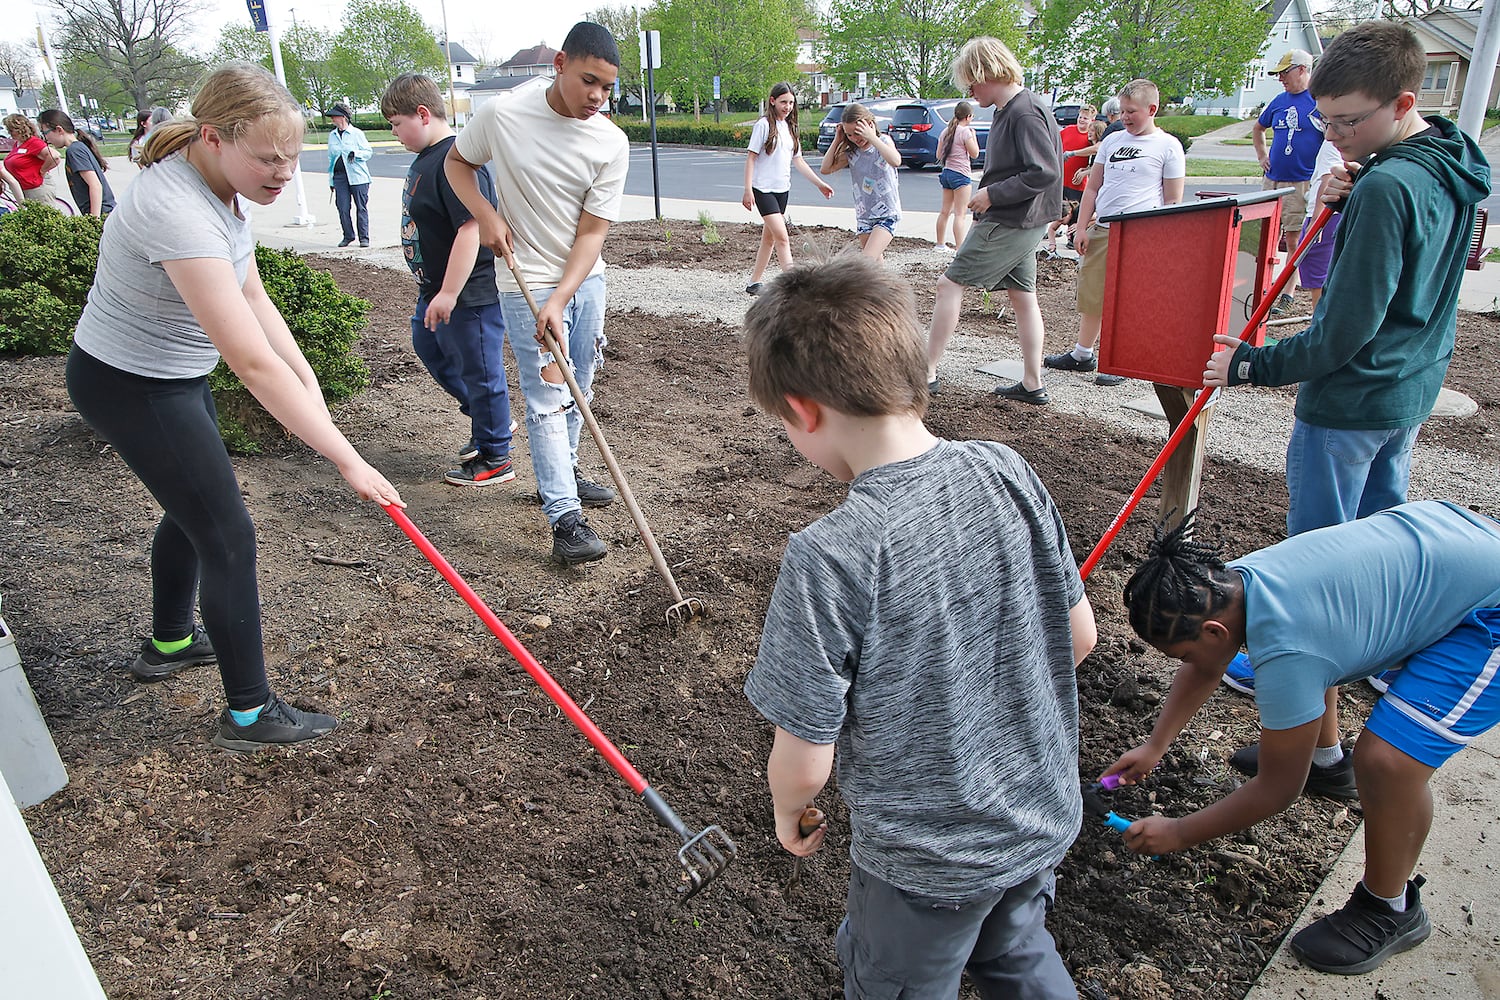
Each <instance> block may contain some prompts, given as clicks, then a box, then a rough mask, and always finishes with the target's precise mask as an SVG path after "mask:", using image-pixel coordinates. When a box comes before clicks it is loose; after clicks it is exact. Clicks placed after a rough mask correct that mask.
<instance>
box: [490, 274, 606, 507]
mask: <svg viewBox="0 0 1500 1000" xmlns="http://www.w3.org/2000/svg"><path fill="white" fill-rule="evenodd" d="M553 291H554V289H551V288H533V289H532V290H531V296H532V298H533V299H535V300H536V304H537V308H541V307H542V306H543V305H544V304H545V303H546V302H547V300H548V299H549V298H551V296H552V292H553ZM500 306H501V309H502V310H503V311H504V313H505V335H506V336H507V337H509V338H510V349H511V350H512V351H513V352H515V355H516V374H517V376H518V377H519V380H520V383H521V392H522V394H523V395H524V396H525V397H526V437H527V440H528V443H529V444H530V447H531V467H532V469H533V470H534V471H535V472H536V485H537V490H538V491H539V492H540V493H541V495H542V511H543V513H545V514H546V515H547V522H548V523H549V524H556V523H557V519H558V518H560V517H562V516H563V515H564V514H567V513H568V512H570V511H579V510H582V505H581V504H580V503H579V502H578V485H577V483H576V482H575V481H574V479H573V468H574V466H576V465H577V464H578V436H579V434H581V433H582V431H583V414H582V413H580V412H579V411H578V407H577V406H576V405H574V402H573V394H572V393H571V392H570V391H569V390H568V385H567V383H566V382H559V383H557V384H553V383H551V382H547V381H544V380H543V379H542V369H543V368H544V367H545V366H546V365H547V364H548V363H549V362H550V361H551V360H552V355H551V354H550V353H548V352H546V351H543V350H542V345H540V344H538V343H537V342H536V336H535V334H536V319H535V317H533V316H532V315H531V308H530V307H529V306H528V305H527V304H526V298H525V296H523V295H522V294H521V293H520V292H505V293H502V294H501V296H500ZM563 328H564V335H565V339H566V341H567V345H568V357H569V359H570V360H571V361H572V364H573V377H574V378H575V379H577V380H578V387H579V388H580V389H582V390H583V397H584V399H586V400H590V401H592V400H593V398H594V393H593V385H594V373H595V372H596V371H598V370H599V365H600V363H601V362H602V361H603V357H604V345H605V344H606V343H607V341H606V340H605V337H604V275H602V274H596V275H594V276H593V277H591V278H589V279H587V280H585V281H584V283H583V284H581V285H579V286H578V291H577V292H575V293H574V294H573V298H572V299H571V300H570V301H569V302H568V307H567V308H566V309H564V310H563Z"/></svg>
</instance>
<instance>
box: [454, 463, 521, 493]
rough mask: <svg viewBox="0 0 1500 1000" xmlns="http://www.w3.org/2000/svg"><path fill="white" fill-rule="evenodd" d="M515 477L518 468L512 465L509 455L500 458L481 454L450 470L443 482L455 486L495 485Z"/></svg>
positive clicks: (511, 480) (512, 479)
mask: <svg viewBox="0 0 1500 1000" xmlns="http://www.w3.org/2000/svg"><path fill="white" fill-rule="evenodd" d="M515 478H516V470H515V469H513V468H512V467H511V464H510V456H509V455H504V456H502V457H500V458H486V457H485V456H483V455H479V456H477V457H475V458H471V459H469V460H468V461H467V462H465V463H464V464H463V466H462V467H461V468H457V469H450V470H448V472H447V473H446V474H445V475H444V476H443V482H445V483H451V484H452V485H454V486H494V485H495V484H496V483H509V482H513V481H514V480H515Z"/></svg>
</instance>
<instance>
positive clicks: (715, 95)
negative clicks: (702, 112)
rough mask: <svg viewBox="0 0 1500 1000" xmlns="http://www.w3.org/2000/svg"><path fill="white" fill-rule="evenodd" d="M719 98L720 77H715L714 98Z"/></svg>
mask: <svg viewBox="0 0 1500 1000" xmlns="http://www.w3.org/2000/svg"><path fill="white" fill-rule="evenodd" d="M718 99H719V78H718V77H714V100H716V101H717V100H718Z"/></svg>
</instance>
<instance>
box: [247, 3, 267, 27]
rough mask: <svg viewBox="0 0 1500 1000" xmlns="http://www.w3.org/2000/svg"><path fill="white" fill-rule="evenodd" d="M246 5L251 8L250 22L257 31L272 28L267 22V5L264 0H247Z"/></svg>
mask: <svg viewBox="0 0 1500 1000" xmlns="http://www.w3.org/2000/svg"><path fill="white" fill-rule="evenodd" d="M245 6H247V7H249V8H250V24H251V25H252V26H254V28H255V30H256V31H257V32H260V31H270V30H271V26H270V24H268V23H267V22H266V5H265V4H264V3H263V2H262V0H245Z"/></svg>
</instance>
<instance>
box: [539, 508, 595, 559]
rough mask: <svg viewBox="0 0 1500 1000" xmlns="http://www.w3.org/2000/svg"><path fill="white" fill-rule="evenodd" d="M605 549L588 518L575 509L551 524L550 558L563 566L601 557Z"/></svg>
mask: <svg viewBox="0 0 1500 1000" xmlns="http://www.w3.org/2000/svg"><path fill="white" fill-rule="evenodd" d="M607 551H608V549H606V548H605V547H604V542H603V541H601V540H600V538H599V536H598V535H596V534H594V529H593V528H590V527H589V522H588V518H586V517H584V516H583V515H582V514H580V513H578V512H577V511H568V513H566V514H564V515H563V516H562V517H560V518H558V519H557V523H556V524H554V525H553V526H552V558H553V559H555V560H556V561H558V562H560V563H562V564H564V565H565V566H576V565H578V564H579V563H586V562H593V561H594V560H595V559H603V558H604V555H605V553H606V552H607Z"/></svg>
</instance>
